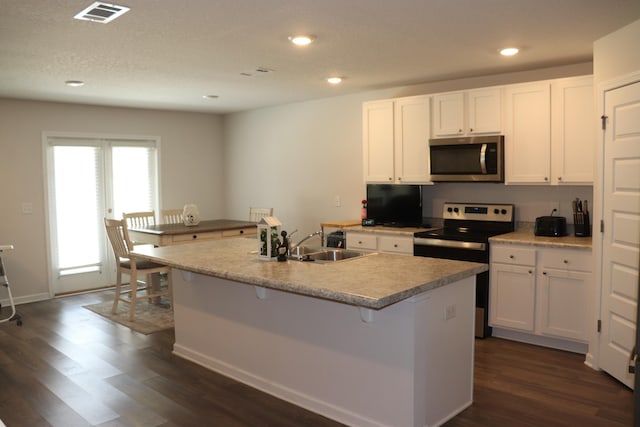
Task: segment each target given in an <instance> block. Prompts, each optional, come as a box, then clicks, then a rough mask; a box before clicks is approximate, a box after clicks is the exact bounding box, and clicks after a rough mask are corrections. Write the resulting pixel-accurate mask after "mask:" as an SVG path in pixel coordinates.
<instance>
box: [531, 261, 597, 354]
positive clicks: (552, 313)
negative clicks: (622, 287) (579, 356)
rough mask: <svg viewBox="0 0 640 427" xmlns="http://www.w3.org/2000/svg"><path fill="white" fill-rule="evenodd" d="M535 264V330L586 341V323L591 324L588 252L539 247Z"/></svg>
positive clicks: (587, 337) (590, 281)
mask: <svg viewBox="0 0 640 427" xmlns="http://www.w3.org/2000/svg"><path fill="white" fill-rule="evenodd" d="M539 264H540V268H539V270H538V277H537V282H538V283H537V286H538V298H537V300H538V312H537V318H538V330H539V332H540V333H541V334H543V335H550V336H556V337H561V338H569V339H572V340H576V341H581V342H588V340H589V326H592V327H593V326H594V325H593V323H592V318H593V311H594V307H593V304H592V303H591V302H592V298H591V297H592V285H591V284H592V279H591V252H590V251H589V252H585V251H571V250H566V249H556V250H552V249H547V250H541V251H540V260H539ZM592 329H593V328H592Z"/></svg>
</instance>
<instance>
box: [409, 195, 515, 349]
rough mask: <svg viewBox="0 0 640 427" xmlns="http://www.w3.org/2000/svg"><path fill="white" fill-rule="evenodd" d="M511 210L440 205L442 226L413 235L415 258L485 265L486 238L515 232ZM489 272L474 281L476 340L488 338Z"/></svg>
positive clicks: (489, 205)
mask: <svg viewBox="0 0 640 427" xmlns="http://www.w3.org/2000/svg"><path fill="white" fill-rule="evenodd" d="M514 214H515V207H514V205H510V204H495V203H453V202H447V203H445V204H444V207H443V213H442V217H443V218H444V227H443V228H439V229H436V230H430V231H421V232H418V233H415V234H414V237H413V253H414V255H415V256H424V257H432V258H446V259H454V260H460V261H473V262H481V263H486V264H488V263H489V237H491V236H496V235H498V234H504V233H509V232H511V231H514V229H515V220H514V218H515V215H514ZM488 316H489V272H488V271H486V272H484V273H481V274H478V276H477V278H476V337H487V336H491V328H490V327H489V324H488Z"/></svg>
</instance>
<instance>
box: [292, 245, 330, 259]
mask: <svg viewBox="0 0 640 427" xmlns="http://www.w3.org/2000/svg"><path fill="white" fill-rule="evenodd" d="M325 249H326V248H322V247H320V246H296V247H295V248H293V249H291V254H290V255H289V257H290V258H294V259H302V257H303V256H305V255H308V254H312V253H314V252H321V251H323V250H325Z"/></svg>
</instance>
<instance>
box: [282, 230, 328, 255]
mask: <svg viewBox="0 0 640 427" xmlns="http://www.w3.org/2000/svg"><path fill="white" fill-rule="evenodd" d="M296 231H297V230H296ZM291 234H293V233H291ZM314 236H320V242H323V241H324V233H323V232H322V230H320V231H316V232H314V233H311V234H309V235H308V236H306V237H305V238H303V239H302V240H300V241H299V242H298V243H290V246H289V251H291V250H293V249H295V248H297V247H298V246H300V245H302V244H303V243H304V242H306V241H307V240H309V239H311V238H312V237H314Z"/></svg>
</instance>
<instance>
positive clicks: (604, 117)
mask: <svg viewBox="0 0 640 427" xmlns="http://www.w3.org/2000/svg"><path fill="white" fill-rule="evenodd" d="M608 118H609V117H608V116H605V115H602V116H600V119H601V120H602V130H606V129H607V119H608Z"/></svg>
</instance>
